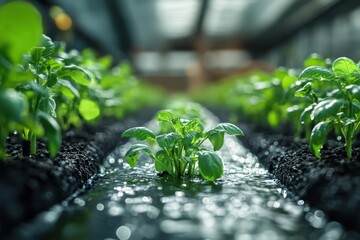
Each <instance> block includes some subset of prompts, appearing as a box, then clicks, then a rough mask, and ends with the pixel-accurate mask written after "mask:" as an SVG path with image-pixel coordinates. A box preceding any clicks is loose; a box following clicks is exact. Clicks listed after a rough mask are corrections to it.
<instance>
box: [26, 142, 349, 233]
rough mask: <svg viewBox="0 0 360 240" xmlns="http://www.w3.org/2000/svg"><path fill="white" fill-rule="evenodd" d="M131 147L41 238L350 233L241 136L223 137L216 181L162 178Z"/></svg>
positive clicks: (106, 167)
mask: <svg viewBox="0 0 360 240" xmlns="http://www.w3.org/2000/svg"><path fill="white" fill-rule="evenodd" d="M128 147H129V146H128V145H125V146H122V147H120V148H119V149H117V150H116V151H115V152H114V153H113V154H112V155H111V156H109V157H108V159H107V161H106V163H105V164H104V166H103V168H102V169H101V172H100V173H99V174H98V175H97V177H96V178H94V186H93V188H92V189H91V190H90V191H88V192H86V193H84V194H80V195H79V196H76V197H74V198H73V199H72V200H71V201H70V202H68V203H67V205H68V206H66V207H64V208H63V213H62V214H61V216H60V217H57V218H54V217H53V218H51V216H53V215H50V217H48V218H51V220H52V222H54V221H56V220H55V219H57V221H56V222H57V224H55V225H54V228H53V229H52V230H51V231H49V232H50V233H49V232H47V233H45V234H44V233H42V234H43V235H41V236H42V238H43V239H48V238H50V239H94V240H95V239H96V240H98V239H120V240H128V239H134V240H135V239H235V240H247V239H251V240H252V239H256V240H261V239H264V240H269V239H280V240H281V239H284V240H285V239H286V240H288V239H290V240H302V239H304V240H305V239H334V240H335V239H351V238H350V237H349V236H348V235H345V234H346V233H345V232H344V231H343V228H342V226H341V225H340V224H339V223H336V222H327V221H326V216H325V214H324V213H323V212H322V211H320V210H311V209H310V208H309V207H308V206H307V205H306V204H305V203H304V201H303V200H301V199H294V198H292V197H291V196H289V194H288V192H287V191H286V189H284V188H282V186H280V185H279V184H278V182H277V181H276V180H275V179H273V178H272V177H271V176H269V174H268V173H267V171H266V170H265V169H263V168H262V167H260V165H259V164H258V162H257V160H256V158H255V157H254V156H252V155H251V154H250V153H249V152H247V150H246V149H244V148H243V147H242V145H240V144H239V142H238V141H237V140H236V139H235V138H226V140H225V147H224V148H223V150H222V151H221V152H220V155H221V156H222V158H223V159H224V162H225V168H224V169H225V172H224V176H223V177H222V178H221V179H219V180H217V181H216V182H214V183H210V182H207V181H204V180H202V179H200V178H189V177H183V178H181V179H174V178H172V177H160V176H158V175H157V174H156V173H155V172H154V166H153V164H152V163H151V162H149V160H148V159H146V158H142V159H140V160H139V161H138V162H139V163H140V164H139V165H138V166H136V167H135V168H130V167H129V165H128V164H127V163H125V162H124V160H123V159H122V156H123V155H124V153H125V151H126V149H128ZM58 215H60V214H58ZM56 216H57V215H56ZM44 236H45V237H44ZM24 239H25V238H24ZM37 239H41V238H37Z"/></svg>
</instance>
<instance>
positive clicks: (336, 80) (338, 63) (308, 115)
mask: <svg viewBox="0 0 360 240" xmlns="http://www.w3.org/2000/svg"><path fill="white" fill-rule="evenodd" d="M299 79H300V80H303V81H305V84H304V86H303V87H302V88H301V89H299V90H298V91H297V95H298V96H303V97H307V98H308V99H310V100H311V101H312V104H311V105H309V106H308V107H307V108H306V109H305V110H304V111H303V113H302V121H305V120H306V119H310V120H311V121H312V122H315V123H316V125H315V126H314V127H313V129H312V131H311V135H310V147H311V150H312V152H313V153H314V155H315V156H316V157H317V158H320V157H321V155H320V150H321V148H322V147H323V145H324V143H325V142H326V139H327V136H328V133H329V132H330V131H331V130H332V129H335V130H337V131H338V132H340V133H341V134H342V135H343V138H344V139H345V145H344V146H345V150H346V156H347V158H348V159H351V157H352V144H353V139H354V137H355V136H356V134H357V132H358V131H359V127H360V103H359V100H360V86H359V81H360V69H359V67H358V65H357V64H355V63H354V62H353V61H352V60H351V59H349V58H346V57H341V58H338V59H336V60H335V61H334V62H333V64H332V68H331V69H328V68H326V67H321V66H311V67H308V68H306V69H305V70H304V71H303V72H302V73H301V74H300V76H299ZM320 84H321V85H322V89H327V90H328V91H327V92H326V94H325V93H324V92H322V91H323V90H322V91H317V88H316V87H314V86H316V85H320ZM329 90H332V91H329Z"/></svg>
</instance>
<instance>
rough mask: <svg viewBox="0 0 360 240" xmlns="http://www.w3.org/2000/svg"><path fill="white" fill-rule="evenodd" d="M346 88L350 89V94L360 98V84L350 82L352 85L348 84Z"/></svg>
mask: <svg viewBox="0 0 360 240" xmlns="http://www.w3.org/2000/svg"><path fill="white" fill-rule="evenodd" d="M345 89H346V90H347V91H348V93H350V95H351V96H352V97H353V98H356V99H358V100H360V86H359V85H355V84H350V85H348V86H346V87H345Z"/></svg>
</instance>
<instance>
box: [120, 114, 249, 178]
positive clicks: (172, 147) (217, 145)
mask: <svg viewBox="0 0 360 240" xmlns="http://www.w3.org/2000/svg"><path fill="white" fill-rule="evenodd" d="M156 119H157V121H158V122H159V124H160V125H166V126H168V128H167V129H168V132H166V133H163V132H160V133H159V134H157V135H156V134H155V133H154V132H153V131H152V130H150V129H148V128H145V127H135V128H130V129H128V130H126V131H125V132H124V133H123V134H122V137H129V138H136V139H137V140H141V141H147V142H148V143H150V145H145V144H134V145H133V146H131V147H130V148H129V150H128V151H127V152H126V154H125V158H126V160H127V162H128V163H129V165H130V166H131V167H134V166H135V165H136V163H137V160H138V158H139V155H140V152H145V153H147V154H148V155H149V156H150V157H151V158H152V159H153V160H154V162H155V169H156V171H159V172H166V173H168V174H170V175H171V176H175V177H180V176H184V175H185V174H188V175H190V176H194V175H195V173H196V170H197V169H198V170H199V172H200V174H201V176H202V177H203V178H204V179H206V180H208V181H215V180H216V179H218V178H220V177H221V176H222V175H223V162H222V159H221V158H220V157H219V155H218V154H216V152H215V151H218V150H220V149H221V148H222V146H223V143H224V135H225V134H228V135H238V136H243V135H244V134H243V132H242V131H241V130H240V129H239V128H238V127H236V126H235V125H233V124H231V123H220V124H218V125H216V126H215V127H213V128H211V129H209V130H207V131H205V130H204V127H203V124H202V123H201V120H200V119H199V118H193V119H185V118H182V117H180V116H179V115H178V114H176V113H175V112H174V111H171V110H163V111H160V112H159V113H158V114H157V116H156ZM205 140H209V141H210V142H211V144H212V146H213V149H212V150H210V149H207V148H206V147H205V146H204V145H203V143H204V142H205ZM152 143H155V144H152ZM152 145H155V146H156V145H157V146H158V147H159V150H157V148H155V147H150V146H152Z"/></svg>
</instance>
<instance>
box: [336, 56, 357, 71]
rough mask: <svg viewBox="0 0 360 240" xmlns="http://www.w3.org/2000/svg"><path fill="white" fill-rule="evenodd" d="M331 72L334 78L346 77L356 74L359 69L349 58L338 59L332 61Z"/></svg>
mask: <svg viewBox="0 0 360 240" xmlns="http://www.w3.org/2000/svg"><path fill="white" fill-rule="evenodd" d="M332 70H333V72H334V73H335V75H336V76H348V75H352V74H353V73H355V72H358V71H359V68H358V66H357V65H356V63H355V62H354V61H353V60H351V59H350V58H346V57H340V58H338V59H336V60H335V61H334V63H333V65H332Z"/></svg>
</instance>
